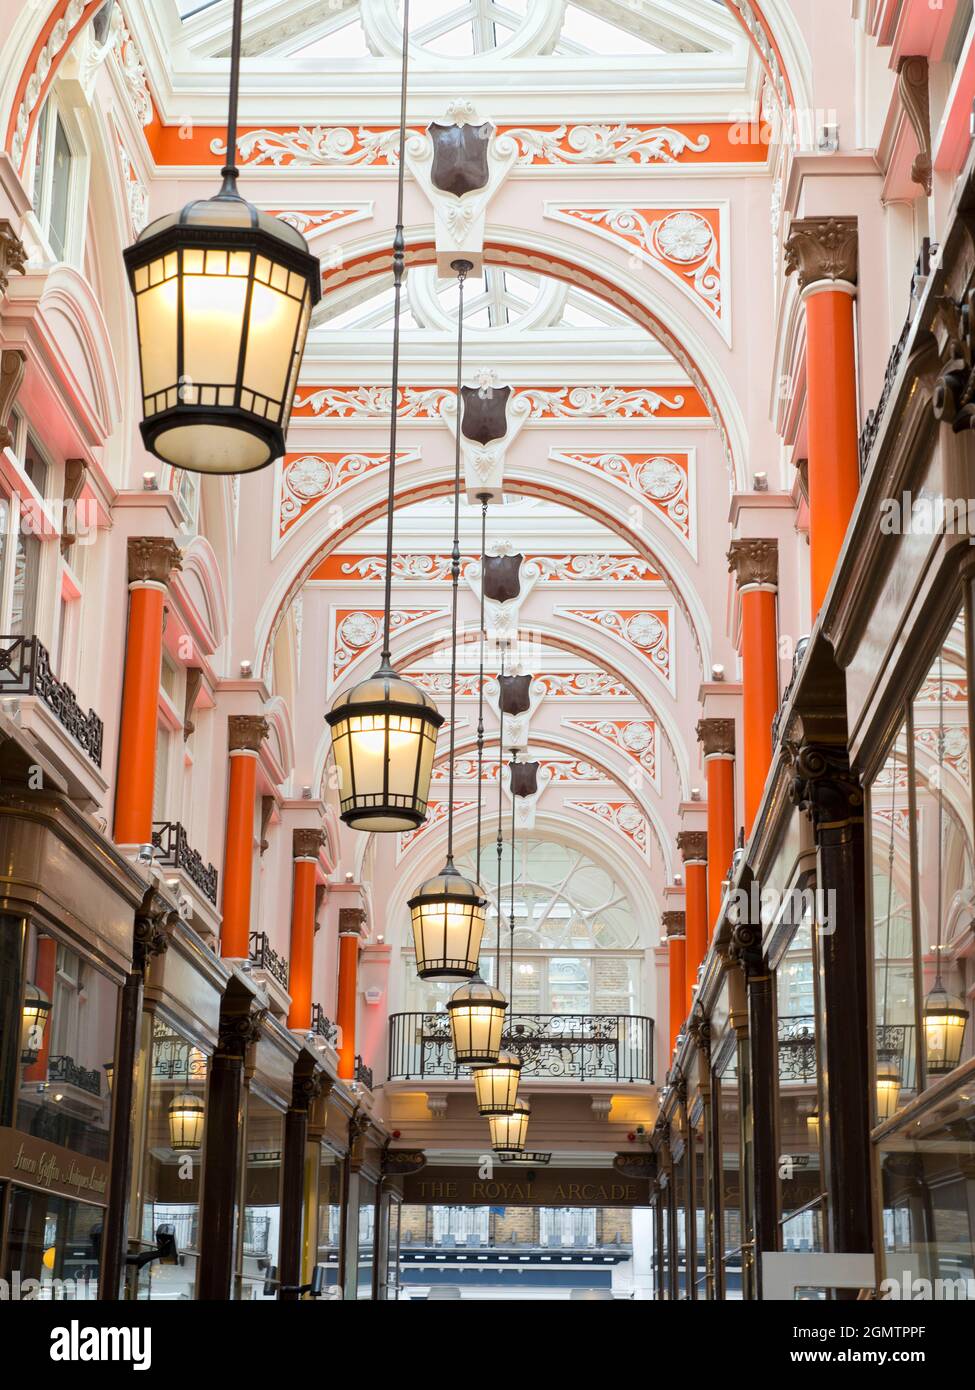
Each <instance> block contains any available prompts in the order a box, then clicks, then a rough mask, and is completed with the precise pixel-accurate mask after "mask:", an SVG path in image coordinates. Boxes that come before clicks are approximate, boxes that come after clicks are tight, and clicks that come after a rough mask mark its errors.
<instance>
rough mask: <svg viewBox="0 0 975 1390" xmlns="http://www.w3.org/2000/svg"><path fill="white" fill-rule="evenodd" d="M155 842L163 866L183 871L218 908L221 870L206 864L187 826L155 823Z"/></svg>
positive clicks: (153, 838) (171, 821) (171, 822)
mask: <svg viewBox="0 0 975 1390" xmlns="http://www.w3.org/2000/svg"><path fill="white" fill-rule="evenodd" d="M152 843H153V845H154V846H155V848H156V849H157V850H158V851H159V863H160V864H163V865H170V866H172V868H174V869H182V871H183V873H185V874H186V876H187V878H189V879H191V880H192V882H193V883H195V884H196V886H197V888H199V890H200V892H201V893H203V894H204V896H205V897H207V898H209V899H210V901H211V902H212V903H213V905H214V906H216V903H217V871H216V869H215V868H214V867H213V865H212V864H204V862H203V856H202V854H200V852H199V851H198V850H195V849H194V848H193V847H192V845H191V844H190V842H189V840H188V839H187V836H186V828H185V826H183V825H181V824H180V822H179V821H178V820H156V821H153V823H152Z"/></svg>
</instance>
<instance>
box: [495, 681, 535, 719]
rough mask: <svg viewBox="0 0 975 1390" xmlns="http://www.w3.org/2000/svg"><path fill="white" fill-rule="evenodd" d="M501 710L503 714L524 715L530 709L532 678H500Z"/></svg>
mask: <svg viewBox="0 0 975 1390" xmlns="http://www.w3.org/2000/svg"><path fill="white" fill-rule="evenodd" d="M498 679H499V680H500V683H501V708H502V709H503V710H504V712H505V714H512V715H517V714H525V713H526V712H527V711H528V710H529V709H531V695H530V694H529V692H530V690H531V683H532V681H533V680H534V679H535V677H534V676H500V677H499V678H498Z"/></svg>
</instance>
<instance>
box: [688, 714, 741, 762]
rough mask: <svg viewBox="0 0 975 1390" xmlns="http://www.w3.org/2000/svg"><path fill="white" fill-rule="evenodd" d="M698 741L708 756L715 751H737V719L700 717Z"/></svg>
mask: <svg viewBox="0 0 975 1390" xmlns="http://www.w3.org/2000/svg"><path fill="white" fill-rule="evenodd" d="M697 741H698V743H700V745H701V749H702V752H703V753H704V756H705V757H706V758H710V757H712V756H713V755H714V754H715V753H730V754H732V755H734V751H735V721H734V720H733V719H699V720H698V721H697Z"/></svg>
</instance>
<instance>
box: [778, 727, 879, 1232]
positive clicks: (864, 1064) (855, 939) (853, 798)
mask: <svg viewBox="0 0 975 1390" xmlns="http://www.w3.org/2000/svg"><path fill="white" fill-rule="evenodd" d="M793 773H794V778H793V785H792V798H793V800H794V801H795V803H796V804H797V805H798V806H799V807H800V809H801V810H803V811H805V812H806V814H807V815H808V816H809V817H810V819H811V820H812V823H813V827H814V830H815V835H816V844H817V847H818V850H819V889H820V891H821V893H822V894H823V895H824V896H823V898H822V901H823V902H824V903H825V905H826V911H827V917H828V920H827V921H825V922H820V923H819V924H818V925H819V932H820V937H819V953H820V961H821V970H820V986H821V990H822V999H821V1017H822V1018H823V1023H824V1026H823V1029H822V1034H823V1036H822V1037H821V1038H820V1048H821V1052H822V1055H823V1058H824V1065H825V1071H824V1075H825V1077H826V1079H827V1085H826V1111H825V1115H824V1117H823V1118H824V1124H825V1130H826V1132H825V1135H824V1150H825V1162H826V1179H827V1191H828V1193H829V1201H828V1212H829V1219H828V1232H829V1244H830V1249H831V1250H833V1251H835V1252H837V1253H845V1252H849V1253H856V1252H861V1251H865V1250H870V1249H872V1248H873V1230H872V1221H871V1211H872V1208H871V1199H870V1129H869V1124H870V1121H869V1114H870V1070H871V1056H870V1052H871V1049H870V1026H869V1014H868V1005H867V1000H868V997H869V996H868V989H867V969H868V966H867V924H866V867H865V857H864V833H863V793H862V790H861V787H860V783H859V781H858V779H857V778H856V776H855V775H854V774H853V773H852V772H851V770H850V765H849V761H848V758H847V754H846V748H845V745H842V746H841V745H834V744H816V743H805V744H803V745H802V746H801V747H799V749H798V750H797V752H796V754H795V757H794V761H793Z"/></svg>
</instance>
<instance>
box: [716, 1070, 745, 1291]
mask: <svg viewBox="0 0 975 1390" xmlns="http://www.w3.org/2000/svg"><path fill="white" fill-rule="evenodd" d="M716 1089H717V1097H716V1100H715V1102H714V1103H715V1104H716V1105H717V1106H718V1134H719V1140H718V1143H719V1158H720V1173H721V1229H720V1244H721V1279H722V1287H723V1297H724V1298H725V1299H732V1300H733V1299H740V1298H741V1297H742V1245H743V1242H744V1235H743V1230H744V1227H743V1221H742V1217H743V1213H742V1198H743V1195H744V1194H743V1187H742V1164H741V1136H740V1127H739V1126H740V1121H739V1106H740V1086H739V1081H738V1057H737V1049H736V1051H735V1052H734V1053H733V1054H732V1056H731V1059H730V1060H729V1061H728V1062H727V1063H726V1064H725V1066H724V1069H723V1070H722V1072H721V1075H720V1077H719V1079H718V1085H717V1088H716Z"/></svg>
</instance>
